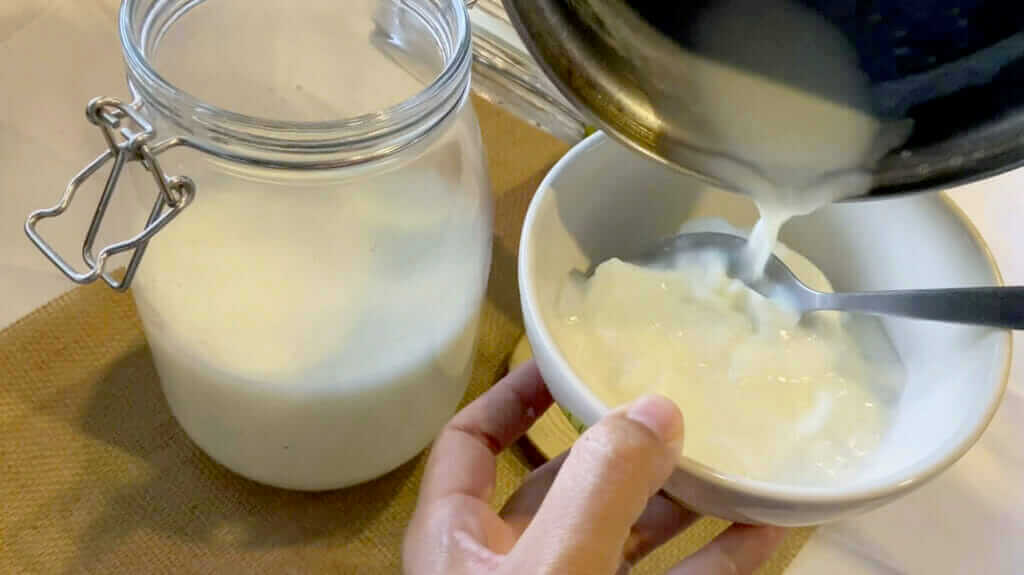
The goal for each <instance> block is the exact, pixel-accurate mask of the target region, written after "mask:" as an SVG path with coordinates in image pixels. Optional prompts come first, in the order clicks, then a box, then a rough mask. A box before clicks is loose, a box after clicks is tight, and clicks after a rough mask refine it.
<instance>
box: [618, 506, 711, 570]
mask: <svg viewBox="0 0 1024 575" xmlns="http://www.w3.org/2000/svg"><path fill="white" fill-rule="evenodd" d="M699 518H700V516H699V515H697V514H696V513H694V512H693V511H690V510H689V509H686V508H684V507H683V506H682V505H679V504H678V503H676V502H675V501H672V500H671V499H669V498H667V497H665V496H664V495H660V494H659V495H655V496H654V497H651V499H650V500H649V501H648V503H647V507H646V508H645V509H644V512H643V514H641V515H640V519H638V520H637V522H636V524H635V525H633V530H632V532H631V533H630V535H629V539H627V540H626V545H625V547H624V548H623V552H622V555H623V557H622V559H623V561H625V562H626V563H627V564H629V565H633V564H635V563H636V562H638V561H640V560H641V559H643V558H644V557H646V556H647V554H648V553H650V552H651V551H654V550H655V549H657V548H658V547H661V545H662V544H664V543H665V542H667V541H668V540H669V539H672V538H673V537H675V536H676V535H678V534H679V533H681V532H682V531H683V530H684V529H686V528H687V527H689V526H690V525H693V523H694V521H696V520H697V519H699Z"/></svg>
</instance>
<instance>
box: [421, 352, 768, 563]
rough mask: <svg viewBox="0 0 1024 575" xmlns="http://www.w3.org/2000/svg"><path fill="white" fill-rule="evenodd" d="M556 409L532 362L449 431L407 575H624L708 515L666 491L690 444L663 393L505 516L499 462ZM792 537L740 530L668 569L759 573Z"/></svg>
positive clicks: (582, 449) (520, 497)
mask: <svg viewBox="0 0 1024 575" xmlns="http://www.w3.org/2000/svg"><path fill="white" fill-rule="evenodd" d="M551 403H552V399H551V395H550V393H549V392H548V390H547V388H546V387H545V386H544V382H543V381H542V380H541V378H540V374H539V373H538V371H537V368H536V367H535V365H534V364H533V362H529V363H527V364H526V365H524V366H522V367H520V368H519V369H517V370H516V371H514V372H512V373H511V374H509V375H508V376H507V377H505V378H504V379H503V380H502V381H500V382H498V383H497V384H496V385H495V386H494V387H493V388H492V389H491V390H490V391H488V392H487V393H485V394H484V395H482V396H480V397H479V398H477V399H476V401H474V402H473V403H471V404H470V405H468V406H467V407H466V408H465V409H463V410H462V411H460V412H459V413H458V414H456V415H455V417H454V418H452V420H451V421H450V422H449V423H448V425H447V426H445V428H444V429H443V430H442V432H441V434H440V435H439V436H438V439H437V441H436V442H435V443H434V447H433V450H432V452H431V454H430V459H429V461H428V462H427V469H426V472H425V474H424V478H423V485H422V486H421V488H420V495H419V501H418V503H417V507H416V512H415V514H414V516H413V519H412V522H411V523H410V525H409V530H408V531H407V533H406V536H405V543H404V548H403V563H404V570H405V573H406V575H476V574H481V573H495V574H499V575H501V574H510V575H511V574H515V575H521V574H531V575H532V574H562V573H566V574H577V573H579V574H586V575H613V574H616V573H617V574H623V573H626V572H628V571H629V567H630V565H632V564H634V563H635V562H637V561H639V560H640V559H641V558H643V557H644V556H645V555H646V554H648V553H650V552H651V551H653V550H654V549H656V548H657V547H658V546H659V545H661V544H662V543H664V542H666V541H668V540H669V539H671V538H672V536H674V535H675V534H676V533H678V532H680V531H681V530H683V529H685V528H686V527H687V526H689V525H690V524H691V523H693V522H694V521H695V520H696V519H697V515H696V514H694V513H692V512H690V511H687V510H684V509H683V508H682V507H680V506H678V505H677V504H675V503H674V502H672V501H670V500H668V499H667V498H665V497H663V496H662V495H659V494H657V492H658V489H659V488H660V487H661V485H662V484H663V483H664V482H665V480H666V479H668V476H669V474H670V473H671V472H672V470H673V468H674V467H675V462H676V459H677V455H678V453H679V449H680V446H681V443H682V437H683V419H682V415H681V414H680V413H679V410H678V408H676V406H675V404H673V403H672V402H671V401H670V400H668V399H665V398H662V397H658V396H648V397H645V398H641V399H639V400H637V401H635V402H633V403H632V404H630V405H628V406H624V407H622V408H619V409H616V410H615V411H613V412H611V413H609V414H608V415H607V416H606V417H605V418H603V419H602V420H601V421H600V422H598V423H597V425H594V426H592V427H591V428H589V429H588V430H587V431H586V432H585V433H584V434H583V435H582V436H581V437H580V439H579V440H577V441H576V443H575V445H573V447H572V449H571V450H570V451H568V452H567V453H565V454H563V455H561V456H559V457H557V458H555V459H553V460H551V461H549V462H547V463H546V464H544V465H543V466H541V467H539V468H538V469H536V470H535V471H534V472H533V473H531V474H530V475H529V476H528V477H527V478H526V480H525V481H524V482H523V484H522V485H521V486H520V487H519V489H518V491H516V493H515V494H513V495H512V497H511V498H510V499H509V500H508V501H507V502H506V503H505V505H504V507H503V508H502V510H501V512H500V513H496V512H495V511H494V510H493V509H492V508H491V507H490V505H489V504H488V500H489V499H490V497H491V495H492V494H493V491H494V483H495V473H496V471H495V464H496V460H495V457H496V455H497V454H498V453H500V452H501V451H502V450H503V449H505V448H506V447H508V446H509V445H510V444H511V443H512V442H514V441H515V440H516V439H518V438H519V437H520V436H521V435H522V434H523V433H525V432H526V430H527V429H528V428H529V427H530V425H532V424H533V422H534V421H535V420H536V419H537V418H538V417H539V416H540V415H541V414H543V413H544V410H546V409H547V408H548V407H549V406H550V405H551ZM783 534H784V531H783V530H782V529H779V528H775V527H751V526H746V525H733V526H732V527H730V528H729V529H727V530H726V531H725V532H723V533H722V534H721V535H719V536H718V537H717V538H716V539H715V540H714V541H712V542H711V543H709V544H708V545H707V546H706V547H704V548H703V549H701V550H700V551H698V552H697V553H695V554H693V555H691V556H690V557H688V558H686V559H685V560H683V561H682V562H681V563H679V564H678V565H676V566H675V567H673V568H672V569H671V570H670V571H669V574H670V575H698V574H699V575H719V574H721V575H741V574H746V573H751V572H753V570H754V569H756V568H757V566H759V565H760V564H761V563H762V562H764V561H765V560H766V559H767V558H768V557H769V556H770V555H771V553H772V551H773V550H774V549H775V547H776V546H777V545H778V543H779V542H780V541H781V539H782V536H783Z"/></svg>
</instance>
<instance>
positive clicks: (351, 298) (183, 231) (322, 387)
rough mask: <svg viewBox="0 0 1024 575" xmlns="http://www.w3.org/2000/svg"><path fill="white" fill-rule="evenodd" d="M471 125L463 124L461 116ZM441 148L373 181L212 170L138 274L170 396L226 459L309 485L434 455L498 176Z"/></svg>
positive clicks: (460, 359)
mask: <svg viewBox="0 0 1024 575" xmlns="http://www.w3.org/2000/svg"><path fill="white" fill-rule="evenodd" d="M455 129H462V128H461V127H456V128H455ZM460 153H461V152H460V148H459V146H458V145H445V144H443V143H442V144H440V145H438V146H436V147H434V148H433V149H432V150H431V151H430V152H429V154H440V155H441V156H442V157H441V158H437V157H436V156H431V157H424V158H421V160H418V161H416V162H413V163H411V164H406V165H403V166H399V167H398V169H393V170H390V171H386V172H382V170H381V169H380V168H374V169H372V170H369V171H368V173H367V174H366V177H360V176H355V177H352V178H349V179H346V180H338V179H336V178H335V179H330V178H328V179H327V180H325V181H324V182H323V183H318V182H316V181H310V182H303V181H301V180H299V179H293V180H290V181H293V183H294V185H293V186H291V187H282V186H281V183H280V182H277V181H270V182H266V181H262V180H261V179H260V178H253V177H251V178H249V179H248V180H246V179H242V178H243V177H245V174H240V173H230V174H227V173H223V172H221V171H220V170H219V169H207V170H206V171H205V172H204V173H202V174H199V175H197V176H195V177H196V181H202V189H201V192H200V193H198V194H197V195H196V199H195V203H194V204H193V205H192V206H190V207H189V209H188V210H186V211H185V212H184V213H183V214H182V215H181V216H180V217H179V218H178V219H176V220H175V221H174V222H173V223H172V225H170V226H168V227H167V228H165V229H164V230H163V231H161V232H160V234H159V236H158V237H157V238H156V239H154V241H153V242H152V243H151V244H150V246H149V248H148V250H147V251H146V254H145V258H144V261H143V264H142V266H141V267H140V270H139V275H138V277H137V278H136V281H135V283H134V285H133V292H134V295H135V297H136V301H137V303H138V307H139V312H140V315H141V317H142V320H143V324H144V326H145V328H146V336H147V339H148V341H149V344H150V347H151V348H152V352H153V358H154V360H155V363H156V366H157V368H158V371H159V373H160V379H161V382H162V385H163V387H164V391H165V393H166V395H167V398H168V402H169V404H170V406H171V408H172V410H173V412H174V414H175V416H176V417H177V418H178V419H179V421H181V423H182V425H183V427H184V428H185V429H186V430H187V431H188V432H189V434H190V436H191V437H192V438H193V439H194V440H195V441H196V442H197V443H198V444H199V445H200V446H201V447H202V448H203V449H204V450H205V451H207V452H208V453H209V454H210V455H212V456H213V457H214V458H215V459H217V460H219V461H221V462H222V463H224V464H225V465H227V466H228V467H230V468H232V469H234V470H235V471H237V472H239V473H242V474H243V475H247V476H249V477H251V478H253V479H256V480H259V481H263V482H266V483H270V484H273V485H279V486H283V487H290V488H298V489H327V488H336V487H342V486H345V485H350V484H353V483H356V482H360V481H364V480H367V479H370V478H372V477H375V476H378V475H380V474H382V473H384V472H386V471H389V470H390V469H392V468H394V467H396V466H397V465H399V464H401V463H402V462H404V461H406V460H408V459H409V458H410V457H412V456H413V455H415V453H417V452H418V451H419V450H421V449H423V448H424V447H425V446H426V445H427V444H428V443H429V441H430V440H431V439H432V438H433V437H434V435H435V434H436V432H437V430H438V429H440V427H441V426H442V425H443V424H444V422H445V421H446V420H447V419H448V418H449V417H450V416H451V414H452V412H453V411H454V409H455V406H456V405H457V403H458V401H459V399H460V398H461V396H462V394H463V392H464V390H465V386H466V383H467V381H468V376H469V368H470V360H471V356H472V350H473V342H474V335H475V326H476V319H477V315H478V311H479V309H480V305H481V302H482V299H483V294H484V287H485V283H486V270H487V264H488V261H489V258H490V217H489V215H488V214H489V206H488V203H487V198H486V197H485V196H484V195H483V193H481V192H480V190H484V189H486V188H484V187H482V185H481V186H480V187H474V186H466V187H465V188H460V187H459V184H458V183H457V182H460V181H461V182H474V181H476V180H474V178H482V177H484V174H483V173H482V172H481V173H479V174H475V175H465V174H464V173H463V170H473V169H475V167H474V166H473V165H467V164H472V163H471V162H469V163H467V162H460V161H459V160H458V158H459V156H460Z"/></svg>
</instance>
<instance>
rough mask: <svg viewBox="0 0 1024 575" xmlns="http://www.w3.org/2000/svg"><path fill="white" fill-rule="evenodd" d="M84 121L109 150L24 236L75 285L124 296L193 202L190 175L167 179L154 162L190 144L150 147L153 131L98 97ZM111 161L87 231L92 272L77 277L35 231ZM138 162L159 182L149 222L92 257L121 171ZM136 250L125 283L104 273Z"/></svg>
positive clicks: (120, 105)
mask: <svg viewBox="0 0 1024 575" xmlns="http://www.w3.org/2000/svg"><path fill="white" fill-rule="evenodd" d="M86 117H87V118H88V119H89V121H90V122H91V123H92V124H94V125H95V126H97V127H99V128H100V131H101V132H102V133H103V137H104V139H105V140H106V142H107V150H106V151H105V152H103V153H102V154H100V155H99V156H98V157H97V158H96V159H95V160H93V161H92V162H90V163H89V165H87V166H86V167H85V168H83V169H82V171H80V172H78V174H77V175H76V176H75V177H74V178H72V179H71V181H70V182H68V186H67V188H66V189H65V190H64V195H63V196H62V197H61V199H60V201H59V202H58V203H57V205H55V206H53V207H52V208H48V209H43V210H36V211H34V212H32V213H31V214H29V216H28V220H26V221H25V233H26V234H27V235H28V237H29V239H30V240H32V243H34V244H35V245H36V247H37V248H39V250H40V251H41V252H43V255H45V256H46V257H47V258H49V259H50V261H52V262H53V263H54V265H56V266H57V268H58V269H60V271H62V272H63V273H64V275H66V276H67V277H68V278H70V279H71V281H73V282H75V283H78V284H87V283H92V282H93V281H96V279H97V278H100V277H102V278H103V280H104V281H106V282H107V284H108V285H110V287H112V288H114V289H116V290H118V291H123V290H126V289H128V287H129V286H130V285H131V281H132V278H134V277H135V271H136V270H137V269H138V267H139V262H140V261H141V259H142V254H143V252H145V250H146V245H147V244H148V242H149V240H150V239H152V237H153V236H154V235H155V234H156V233H157V232H159V231H160V230H161V229H162V228H163V227H164V226H166V225H167V224H168V223H170V221H171V220H173V219H174V218H175V217H176V216H177V215H178V214H180V213H181V211H182V210H184V209H185V208H186V207H187V206H188V205H189V204H190V203H191V202H192V199H193V198H194V197H195V192H196V186H195V184H194V183H193V182H192V180H191V179H189V178H188V177H186V176H174V177H170V178H168V177H167V176H166V175H164V172H163V170H162V169H161V168H160V164H159V162H157V159H156V157H157V156H158V155H160V154H161V153H163V152H165V151H167V150H169V149H171V148H173V147H175V146H179V145H187V144H188V142H187V141H185V140H184V139H181V138H170V139H167V140H163V141H161V142H158V143H156V144H150V140H151V139H152V138H153V136H154V134H155V132H154V130H153V127H152V126H151V125H150V124H149V122H147V121H146V119H145V118H143V117H142V116H141V115H140V114H139V113H138V111H137V110H136V109H135V108H134V107H133V106H131V105H128V104H125V103H124V102H122V101H120V100H118V99H116V98H96V99H94V100H92V101H91V102H89V106H88V107H87V108H86ZM111 160H113V161H114V165H113V167H112V168H111V170H110V175H109V176H108V177H107V182H106V185H105V186H104V188H103V194H102V195H101V196H100V199H99V203H98V204H97V206H96V212H95V213H94V214H93V216H92V223H91V224H90V225H89V231H88V232H86V235H85V242H84V243H83V244H82V259H83V260H84V261H85V264H86V265H87V266H88V270H87V271H84V272H78V271H76V270H75V268H74V267H73V266H72V265H71V264H69V263H68V262H67V261H66V260H65V259H64V258H63V257H61V255H60V254H58V253H57V252H56V250H54V249H53V247H52V246H50V244H49V243H47V241H46V240H45V239H43V237H42V236H41V235H40V234H39V232H38V231H37V230H36V225H37V224H38V223H39V221H40V220H44V219H47V218H53V217H57V216H59V215H61V214H63V213H64V211H65V210H67V209H68V206H69V205H70V204H71V201H72V200H73V199H74V197H75V192H77V191H78V189H79V188H80V187H81V186H82V184H83V183H85V181H86V180H87V179H89V177H91V176H92V175H93V174H95V173H96V172H97V171H98V170H99V169H100V168H102V167H103V166H104V165H106V163H107V162H109V161H111ZM132 161H138V162H141V163H142V166H143V167H144V168H145V169H146V170H147V171H148V172H149V173H150V174H152V175H153V179H154V180H155V181H156V185H157V188H158V189H159V192H160V193H159V194H158V195H157V198H156V201H155V202H154V204H153V208H152V209H151V210H150V213H149V218H148V219H147V220H146V227H145V228H143V230H142V232H140V233H139V234H137V235H136V236H134V237H132V238H130V239H128V240H125V241H122V242H117V243H113V244H110V245H108V246H106V247H104V248H103V249H101V250H100V251H99V253H98V254H95V255H94V254H93V248H94V246H93V244H95V242H96V236H97V235H98V234H99V230H100V225H101V224H102V223H103V217H104V215H105V214H106V211H107V206H109V205H110V200H111V198H112V197H113V194H114V189H115V188H116V187H117V182H118V180H119V179H120V177H121V172H122V170H123V169H124V166H125V164H126V163H127V162H132ZM130 250H134V252H133V253H132V257H131V260H130V261H129V263H128V268H127V270H126V271H125V274H124V277H123V278H122V279H121V280H117V279H115V278H114V277H113V276H111V275H110V274H109V273H108V272H107V271H106V270H105V269H104V268H105V266H106V264H107V260H108V259H109V258H110V256H113V255H115V254H119V253H121V252H126V251H130Z"/></svg>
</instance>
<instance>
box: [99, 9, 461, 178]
mask: <svg viewBox="0 0 1024 575" xmlns="http://www.w3.org/2000/svg"><path fill="white" fill-rule="evenodd" d="M144 1H145V0H125V1H124V2H122V3H121V8H120V12H119V17H118V27H119V32H120V38H121V46H122V50H123V52H124V58H125V62H126V64H127V67H128V84H129V88H130V90H131V92H132V96H133V98H134V100H135V102H136V105H138V104H139V103H140V102H141V103H143V104H144V105H146V106H148V107H152V108H153V109H154V111H155V112H157V113H159V114H160V115H161V116H162V117H164V118H166V119H168V120H169V121H170V122H171V123H172V124H174V125H175V127H176V128H178V129H181V130H182V131H184V132H185V134H186V135H185V136H184V137H183V140H184V141H185V143H186V144H187V145H188V146H189V147H192V148H195V149H198V150H200V151H203V152H207V153H210V154H213V155H215V156H218V157H221V158H224V159H227V160H230V161H235V162H240V163H245V164H255V165H259V166H262V167H272V168H287V169H331V168H339V167H346V166H350V165H356V164H362V163H366V162H370V161H374V160H378V159H381V158H384V157H388V156H391V155H393V154H395V153H397V152H399V151H401V150H404V149H406V148H408V147H410V146H412V145H414V144H416V143H417V142H419V141H420V140H422V139H423V138H424V137H426V136H427V135H428V134H430V133H431V132H433V131H434V129H435V128H437V127H438V126H440V125H442V124H445V123H446V121H447V120H448V119H449V118H450V117H452V116H454V113H455V112H456V111H457V110H458V109H460V108H461V106H462V104H463V102H464V101H465V100H466V97H467V95H468V93H469V84H470V74H471V71H470V70H471V64H472V49H471V43H472V34H471V31H470V21H469V15H468V12H467V8H466V5H465V4H464V3H463V0H435V1H434V2H432V3H433V4H435V5H437V6H438V8H440V9H442V10H450V16H451V17H452V19H451V21H450V22H449V23H448V24H449V25H450V29H449V30H442V32H446V37H445V38H443V40H444V42H445V46H443V47H442V49H441V52H442V55H443V57H444V62H443V68H442V69H441V72H440V73H439V74H438V75H437V76H436V77H435V78H434V79H433V80H432V81H431V82H430V83H429V84H427V85H426V86H424V87H423V88H422V89H421V90H419V91H418V92H416V93H415V94H413V95H412V96H410V97H408V98H406V99H404V100H402V101H401V102H399V103H397V104H394V105H392V106H389V107H386V108H384V109H382V110H379V111H374V112H369V113H363V114H360V115H357V116H352V117H347V118H342V119H337V120H323V121H291V120H278V119H273V118H264V117H259V116H254V115H248V114H243V113H239V112H234V111H232V110H229V109H226V108H222V107H219V106H216V105H213V104H210V103H207V102H204V101H203V100H201V99H200V98H197V97H195V96H193V95H192V94H190V93H188V92H187V91H185V90H183V89H181V88H178V87H177V86H175V85H174V84H173V83H171V82H170V81H169V80H167V79H166V78H165V77H164V76H162V75H161V74H160V73H159V72H158V71H157V70H156V68H155V67H154V66H153V64H152V63H151V62H150V56H149V55H148V54H147V46H146V44H147V38H148V37H149V36H150V35H154V34H155V36H154V38H155V40H154V41H155V43H157V44H158V43H159V39H160V38H161V37H162V36H163V34H164V32H166V28H167V27H169V26H171V25H173V24H174V21H175V20H177V19H178V16H172V17H171V18H169V19H168V21H167V25H166V26H164V27H163V28H161V29H159V30H154V29H153V27H154V25H155V23H156V22H157V21H158V20H159V19H157V18H152V17H151V12H153V11H154V10H156V9H161V8H162V9H169V8H173V9H176V10H177V11H178V12H180V13H184V12H186V11H188V10H190V9H191V8H192V7H194V6H196V5H198V4H201V3H202V2H204V1H205V0H184V1H181V0H177V1H175V0H155V1H153V2H151V3H150V5H149V9H148V10H145V11H144V12H142V13H141V14H140V13H139V10H138V8H139V5H140V4H141V3H142V2H144ZM168 4H176V5H177V7H176V8H175V7H173V6H172V7H169V6H168ZM403 4H404V3H403ZM140 16H145V18H140ZM140 20H141V21H140Z"/></svg>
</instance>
